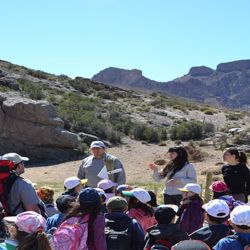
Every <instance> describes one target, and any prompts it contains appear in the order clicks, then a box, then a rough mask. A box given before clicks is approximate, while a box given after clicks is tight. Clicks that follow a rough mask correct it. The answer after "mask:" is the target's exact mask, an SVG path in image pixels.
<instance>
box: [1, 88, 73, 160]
mask: <svg viewBox="0 0 250 250" xmlns="http://www.w3.org/2000/svg"><path fill="white" fill-rule="evenodd" d="M77 148H78V135H76V134H74V133H71V132H69V131H66V130H64V122H63V121H62V120H61V119H60V118H59V117H58V116H57V114H56V111H55V109H54V107H53V106H52V105H50V104H49V103H48V102H46V101H33V100H31V99H27V98H24V97H21V96H19V95H18V94H17V93H0V155H2V154H4V153H7V152H17V153H20V154H22V155H25V156H27V157H29V158H30V160H31V162H32V161H33V162H40V163H43V164H46V163H48V162H52V161H53V162H62V161H68V160H73V159H76V157H77V155H78V153H77Z"/></svg>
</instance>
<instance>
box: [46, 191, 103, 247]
mask: <svg viewBox="0 0 250 250" xmlns="http://www.w3.org/2000/svg"><path fill="white" fill-rule="evenodd" d="M100 207H101V201H100V195H99V194H98V192H97V190H95V189H94V188H90V187H88V188H84V189H83V190H82V191H81V192H80V193H79V196H78V198H77V202H76V203H75V204H74V205H73V207H72V209H71V210H70V211H69V213H68V214H67V215H66V217H65V218H64V220H63V222H62V223H61V224H60V226H59V227H58V229H57V230H56V231H55V232H54V234H53V237H52V240H51V244H52V248H53V249H55V250H61V249H66V247H67V249H79V250H80V249H88V250H107V246H106V241H105V234H104V228H105V219H104V216H102V215H100ZM86 223H87V230H86V231H83V228H82V226H84V227H85V226H86ZM72 226H73V227H78V229H79V230H74V233H73V235H69V234H68V233H66V234H65V231H67V227H72ZM61 228H63V229H62V231H60V230H61ZM64 229H65V230H64ZM60 232H62V233H60ZM85 240H86V241H85ZM86 245H87V246H86ZM65 246H66V247H65ZM86 247H87V248H86Z"/></svg>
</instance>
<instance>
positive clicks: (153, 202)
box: [148, 190, 158, 207]
mask: <svg viewBox="0 0 250 250" xmlns="http://www.w3.org/2000/svg"><path fill="white" fill-rule="evenodd" d="M148 193H149V195H150V197H151V200H150V201H149V202H148V204H149V205H150V206H151V207H158V204H157V197H156V194H155V193H154V192H153V191H151V190H149V191H148Z"/></svg>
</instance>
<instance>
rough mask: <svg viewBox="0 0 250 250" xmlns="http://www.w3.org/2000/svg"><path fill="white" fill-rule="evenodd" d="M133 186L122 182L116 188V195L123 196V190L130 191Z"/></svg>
mask: <svg viewBox="0 0 250 250" xmlns="http://www.w3.org/2000/svg"><path fill="white" fill-rule="evenodd" d="M132 189H133V187H132V186H130V185H127V184H121V185H119V186H117V188H116V195H119V196H121V197H123V194H122V191H130V190H132Z"/></svg>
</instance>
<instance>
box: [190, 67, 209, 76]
mask: <svg viewBox="0 0 250 250" xmlns="http://www.w3.org/2000/svg"><path fill="white" fill-rule="evenodd" d="M213 73H214V70H213V69H211V68H208V67H206V66H199V67H192V68H191V69H190V70H189V72H188V74H189V75H191V76H210V75H212V74H213Z"/></svg>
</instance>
